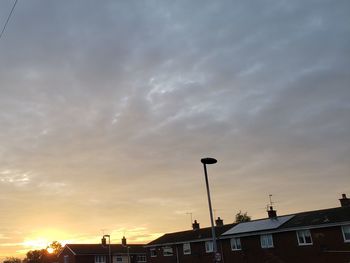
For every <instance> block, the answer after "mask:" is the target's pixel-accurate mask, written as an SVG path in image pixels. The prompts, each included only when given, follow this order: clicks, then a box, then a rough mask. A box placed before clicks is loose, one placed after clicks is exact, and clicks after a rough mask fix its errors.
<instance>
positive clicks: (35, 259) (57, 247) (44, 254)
mask: <svg viewBox="0 0 350 263" xmlns="http://www.w3.org/2000/svg"><path fill="white" fill-rule="evenodd" d="M48 248H52V249H53V252H52V253H49V252H48ZM61 249H62V245H61V244H60V243H59V242H57V241H54V242H52V243H51V244H50V245H49V246H48V247H47V248H46V249H41V250H30V251H28V252H27V256H26V258H25V259H24V260H23V262H24V263H51V262H57V260H58V253H59V252H60V251H61ZM16 263H17V262H16Z"/></svg>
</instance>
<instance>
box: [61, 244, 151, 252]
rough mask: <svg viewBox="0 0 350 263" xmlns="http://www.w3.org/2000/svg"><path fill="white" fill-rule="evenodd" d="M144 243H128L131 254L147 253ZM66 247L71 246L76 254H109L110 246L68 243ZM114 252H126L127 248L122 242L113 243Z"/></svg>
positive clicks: (112, 249) (112, 250)
mask: <svg viewBox="0 0 350 263" xmlns="http://www.w3.org/2000/svg"><path fill="white" fill-rule="evenodd" d="M143 246H144V245H140V244H130V245H128V247H130V248H129V253H130V254H133V253H135V254H139V253H145V249H144V247H143ZM65 247H67V248H69V249H70V250H71V251H72V252H73V253H74V254H75V255H108V253H109V246H108V245H107V246H105V247H104V246H102V245H101V244H66V245H65ZM111 253H112V254H118V253H120V254H124V253H125V254H126V253H127V248H126V247H123V246H122V245H121V244H111Z"/></svg>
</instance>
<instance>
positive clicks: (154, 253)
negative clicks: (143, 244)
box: [150, 248, 157, 258]
mask: <svg viewBox="0 0 350 263" xmlns="http://www.w3.org/2000/svg"><path fill="white" fill-rule="evenodd" d="M150 253H151V257H153V258H154V257H156V256H157V251H156V249H155V248H151V249H150Z"/></svg>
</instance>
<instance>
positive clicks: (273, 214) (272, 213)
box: [267, 206, 277, 219]
mask: <svg viewBox="0 0 350 263" xmlns="http://www.w3.org/2000/svg"><path fill="white" fill-rule="evenodd" d="M267 214H268V215H269V218H271V219H273V218H276V217H277V211H276V210H274V209H273V207H272V206H270V209H269V210H267Z"/></svg>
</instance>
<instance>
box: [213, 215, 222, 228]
mask: <svg viewBox="0 0 350 263" xmlns="http://www.w3.org/2000/svg"><path fill="white" fill-rule="evenodd" d="M215 225H216V226H223V225H224V221H223V220H222V219H221V218H220V216H219V217H218V219H216V220H215Z"/></svg>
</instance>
